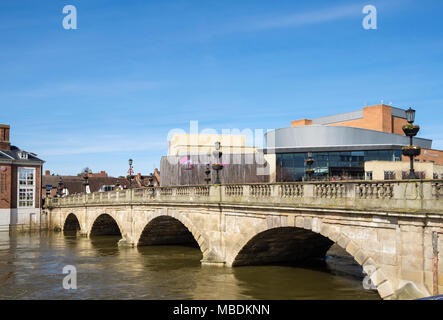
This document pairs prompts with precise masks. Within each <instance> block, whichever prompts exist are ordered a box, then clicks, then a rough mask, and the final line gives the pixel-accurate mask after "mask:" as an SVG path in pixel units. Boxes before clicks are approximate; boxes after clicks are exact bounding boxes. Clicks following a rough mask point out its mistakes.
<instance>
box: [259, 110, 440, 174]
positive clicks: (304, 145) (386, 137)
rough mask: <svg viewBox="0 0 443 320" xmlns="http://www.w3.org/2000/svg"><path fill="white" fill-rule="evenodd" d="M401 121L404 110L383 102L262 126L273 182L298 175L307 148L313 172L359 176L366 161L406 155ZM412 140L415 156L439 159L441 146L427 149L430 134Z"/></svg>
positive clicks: (407, 142)
mask: <svg viewBox="0 0 443 320" xmlns="http://www.w3.org/2000/svg"><path fill="white" fill-rule="evenodd" d="M405 124H407V120H406V113H405V110H403V109H399V108H394V107H391V106H387V105H376V106H370V107H365V108H363V110H359V111H355V112H349V113H344V114H338V115H333V116H329V117H322V118H317V119H312V120H311V119H303V120H297V121H293V122H292V123H291V127H287V128H280V129H277V130H274V131H270V132H268V133H267V134H266V136H265V139H266V146H267V147H266V149H265V150H264V152H265V153H266V154H267V158H268V159H269V160H270V159H271V158H274V157H275V165H276V167H275V168H276V170H275V178H274V179H275V180H276V181H278V182H280V181H300V180H302V179H303V177H304V176H305V170H306V168H307V165H306V159H307V158H308V154H309V156H310V157H311V158H313V159H314V160H315V162H314V164H313V165H312V168H313V169H314V177H315V178H319V179H325V178H329V179H330V178H334V177H336V178H345V179H364V178H365V177H364V175H365V170H364V163H365V162H366V161H371V160H383V161H408V158H406V159H403V157H402V147H403V146H405V145H408V144H409V138H408V137H406V136H405V135H404V133H403V131H402V126H403V125H405ZM414 145H418V146H420V147H421V148H422V154H421V155H420V156H419V157H417V159H416V161H422V162H426V161H428V162H433V163H435V164H443V152H442V151H439V150H432V140H429V139H423V138H414ZM269 160H268V161H269Z"/></svg>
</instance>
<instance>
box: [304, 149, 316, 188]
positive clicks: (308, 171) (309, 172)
mask: <svg viewBox="0 0 443 320" xmlns="http://www.w3.org/2000/svg"><path fill="white" fill-rule="evenodd" d="M305 162H306V165H307V166H308V168H307V169H306V170H305V172H306V175H307V176H308V181H310V180H312V175H313V174H314V169H312V165H313V164H314V162H315V160H314V159H313V158H312V153H311V152H308V159H306V161H305Z"/></svg>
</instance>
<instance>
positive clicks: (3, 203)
mask: <svg viewBox="0 0 443 320" xmlns="http://www.w3.org/2000/svg"><path fill="white" fill-rule="evenodd" d="M1 168H5V169H6V171H5V172H3V170H0V175H2V176H3V177H4V179H5V180H6V184H5V185H4V186H3V189H4V190H3V192H1V191H2V188H0V209H9V208H11V185H12V181H11V173H12V170H11V166H10V165H6V164H4V165H0V169H1ZM0 182H3V181H2V179H0Z"/></svg>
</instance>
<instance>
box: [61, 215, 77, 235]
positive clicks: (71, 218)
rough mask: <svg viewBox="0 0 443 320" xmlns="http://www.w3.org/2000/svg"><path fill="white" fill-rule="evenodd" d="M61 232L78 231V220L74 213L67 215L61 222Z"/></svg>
mask: <svg viewBox="0 0 443 320" xmlns="http://www.w3.org/2000/svg"><path fill="white" fill-rule="evenodd" d="M62 230H63V231H80V230H81V225H80V219H79V218H78V217H77V215H76V214H75V213H72V212H71V213H69V214H68V215H67V216H66V218H65V219H64V221H63V227H62Z"/></svg>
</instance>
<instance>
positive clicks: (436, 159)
mask: <svg viewBox="0 0 443 320" xmlns="http://www.w3.org/2000/svg"><path fill="white" fill-rule="evenodd" d="M414 159H417V160H419V162H424V163H426V162H430V163H432V161H433V163H435V164H438V165H443V151H441V150H433V149H421V154H420V155H419V156H418V157H415V158H414ZM402 160H403V161H405V162H408V163H409V157H405V156H403V157H402Z"/></svg>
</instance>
